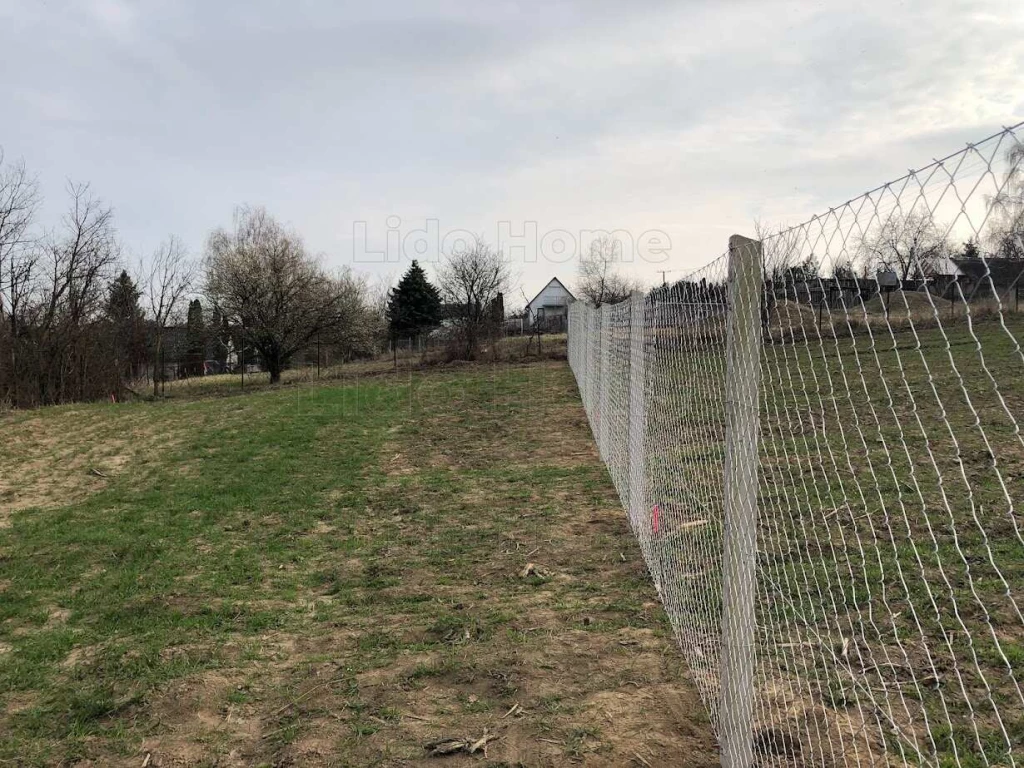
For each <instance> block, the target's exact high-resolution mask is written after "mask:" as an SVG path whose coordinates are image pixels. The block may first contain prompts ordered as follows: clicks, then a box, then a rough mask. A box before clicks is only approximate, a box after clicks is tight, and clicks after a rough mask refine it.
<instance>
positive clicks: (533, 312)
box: [526, 277, 576, 330]
mask: <svg viewBox="0 0 1024 768" xmlns="http://www.w3.org/2000/svg"><path fill="white" fill-rule="evenodd" d="M574 301H576V297H575V296H573V295H572V293H571V292H570V291H569V289H568V288H566V287H565V286H564V285H562V281H561V280H559V279H558V278H557V277H553V278H551V280H550V281H549V282H548V284H547V285H545V286H544V287H543V288H541V290H540V293H538V294H537V295H536V296H534V297H533V301H531V302H530V303H529V304H527V305H526V314H527V316H528V317H529V320H530V324H531V325H541V326H542V327H545V328H548V329H552V330H555V329H557V330H565V327H566V324H567V322H568V319H569V305H570V304H572V303H573V302H574Z"/></svg>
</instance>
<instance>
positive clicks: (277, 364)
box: [266, 355, 282, 384]
mask: <svg viewBox="0 0 1024 768" xmlns="http://www.w3.org/2000/svg"><path fill="white" fill-rule="evenodd" d="M266 360H267V370H268V371H269V372H270V383H271V384H280V383H281V367H282V365H281V363H282V361H281V359H280V358H279V357H278V356H277V355H271V356H269V357H267V358H266Z"/></svg>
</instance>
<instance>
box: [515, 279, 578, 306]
mask: <svg viewBox="0 0 1024 768" xmlns="http://www.w3.org/2000/svg"><path fill="white" fill-rule="evenodd" d="M552 283H558V284H559V285H560V286H562V290H563V291H565V292H566V293H568V294H569V298H570V299H572V300H573V301H576V297H575V296H573V295H572V291H570V290H569V289H568V288H566V287H565V284H564V283H563V282H562V281H561V280H559V279H558V278H557V277H552V278H551V279H550V280H548V281H547V282H546V283H544V287H543V288H541V289H540V290H539V291H537V295H536V296H534V297H533V298H532V299H530V300H529V301H528V302H527V304H526V306H527V307H529V306H531V305H532V304H533V302H535V301H536V300H537V299H539V298H540V295H541V294H542V293H544V291H546V290H547V289H548V286H549V285H551V284H552Z"/></svg>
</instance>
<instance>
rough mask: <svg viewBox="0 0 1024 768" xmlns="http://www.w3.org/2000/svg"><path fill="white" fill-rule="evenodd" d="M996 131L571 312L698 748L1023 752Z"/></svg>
mask: <svg viewBox="0 0 1024 768" xmlns="http://www.w3.org/2000/svg"><path fill="white" fill-rule="evenodd" d="M1020 131H1021V126H1014V127H1013V128H1007V129H1004V130H1003V131H1001V132H1000V133H998V134H996V135H995V136H992V137H990V138H988V139H986V140H985V141H983V142H979V143H978V144H973V145H969V146H968V147H967V148H966V149H964V150H962V151H960V152H957V153H954V154H953V155H950V156H949V157H947V158H944V159H942V160H937V161H935V162H933V163H932V164H931V165H929V166H926V167H925V168H923V169H921V170H918V171H912V172H910V173H909V174H908V175H907V176H905V177H903V178H901V179H899V180H897V181H894V182H890V183H889V184H886V185H883V186H881V187H879V188H877V189H876V190H873V191H871V192H868V193H866V194H865V195H862V196H861V197H858V198H856V199H854V200H851V201H849V202H847V203H845V204H843V205H841V206H838V207H836V208H833V209H830V210H829V211H828V212H826V213H824V214H822V215H820V216H816V217H814V218H812V219H810V220H809V221H807V222H804V223H803V224H800V225H798V226H795V227H788V228H783V229H780V230H778V231H775V232H761V233H759V235H760V237H759V239H758V240H747V239H746V238H739V237H734V238H732V239H731V240H730V243H729V250H728V251H727V252H726V253H725V254H724V255H723V256H721V257H719V258H718V259H716V260H714V261H713V262H711V263H710V264H708V265H707V266H705V267H704V268H702V269H701V270H699V271H697V272H695V273H693V274H691V275H688V276H687V277H686V278H684V279H683V280H680V281H678V282H677V283H675V284H673V285H669V286H663V287H660V288H658V289H655V290H652V291H651V292H649V293H647V294H636V295H634V296H633V297H632V298H631V299H630V300H629V301H626V302H623V303H621V304H617V305H613V306H607V305H606V306H603V307H600V308H594V307H592V306H588V305H586V304H585V303H583V302H577V303H576V304H574V305H573V306H572V308H571V311H570V318H569V334H568V353H569V363H570V366H571V368H572V371H573V373H574V375H575V376H576V380H577V382H578V385H579V390H580V394H581V398H582V400H583V405H584V408H585V411H586V414H587V418H588V420H589V422H590V425H591V428H592V430H593V433H594V436H595V440H596V441H597V444H598V446H599V450H600V455H601V458H602V460H603V461H604V462H605V463H606V464H607V466H608V469H609V473H610V475H611V478H612V481H613V482H614V485H615V488H616V490H617V492H618V494H619V497H620V499H621V502H622V506H623V508H624V509H625V510H626V512H627V514H628V519H629V523H630V526H631V527H632V530H633V532H634V533H635V535H636V537H637V540H638V542H639V546H640V550H641V552H642V554H643V557H644V560H645V561H646V563H647V566H648V568H649V570H650V573H651V577H652V579H653V581H654V584H655V586H656V588H657V591H658V594H659V596H660V598H661V600H662V603H663V604H664V607H665V611H666V613H667V615H668V618H669V621H670V623H671V626H672V630H673V632H674V634H675V637H676V639H677V642H678V644H679V646H680V648H681V650H682V652H683V655H684V657H685V659H686V661H687V663H688V665H689V668H690V670H691V673H692V677H693V680H694V682H695V684H696V686H697V688H698V690H699V691H700V695H701V697H702V699H703V701H704V703H705V705H706V707H707V710H708V713H709V716H710V719H711V722H712V724H713V726H714V728H715V730H716V733H717V734H718V736H719V740H720V744H721V748H722V761H723V765H727V766H750V765H773V766H775V765H777V766H782V765H786V766H790V765H807V766H811V765H814V766H833V765H835V766H875V765H932V766H965V767H968V768H969V767H972V766H1015V765H1018V764H1024V614H1022V612H1021V603H1022V601H1024V594H1022V593H1024V512H1022V509H1021V499H1022V498H1024V433H1022V431H1021V428H1020V424H1021V411H1022V409H1024V350H1022V348H1021V345H1020V339H1021V338H1022V335H1024V315H1021V314H1020V313H1019V311H1018V310H1019V306H1018V304H1017V303H1016V301H1015V300H1013V299H1014V297H1015V296H1016V295H1017V291H1018V287H1019V283H1020V280H1021V277H1022V273H1024V245H1022V242H1021V239H1022V235H1024V178H1022V176H1024V146H1022V144H1021V140H1020V135H1019V134H1020Z"/></svg>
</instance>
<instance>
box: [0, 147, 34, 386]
mask: <svg viewBox="0 0 1024 768" xmlns="http://www.w3.org/2000/svg"><path fill="white" fill-rule="evenodd" d="M38 205H39V186H38V184H37V183H36V180H35V179H33V178H31V177H30V176H29V175H28V173H27V172H26V170H25V164H24V162H18V163H15V164H13V165H7V166H6V167H5V166H4V155H3V151H2V150H0V323H2V324H3V326H2V327H0V345H2V346H5V347H7V348H6V349H4V350H3V353H2V359H3V360H4V363H5V364H6V363H7V361H10V364H11V368H10V371H8V374H9V375H8V376H0V393H2V397H3V399H9V400H13V399H15V398H14V397H13V394H12V387H13V386H14V376H15V375H16V371H17V370H18V341H17V338H18V316H19V313H20V311H21V309H22V304H23V302H24V300H25V298H26V294H27V292H28V290H27V289H28V285H29V283H30V281H31V276H32V267H33V265H34V263H35V256H36V251H35V250H34V249H32V248H31V247H30V246H31V245H32V244H33V242H32V241H33V238H32V237H31V234H30V230H31V227H32V222H33V219H34V217H35V212H36V208H37V207H38Z"/></svg>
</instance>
